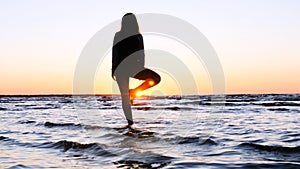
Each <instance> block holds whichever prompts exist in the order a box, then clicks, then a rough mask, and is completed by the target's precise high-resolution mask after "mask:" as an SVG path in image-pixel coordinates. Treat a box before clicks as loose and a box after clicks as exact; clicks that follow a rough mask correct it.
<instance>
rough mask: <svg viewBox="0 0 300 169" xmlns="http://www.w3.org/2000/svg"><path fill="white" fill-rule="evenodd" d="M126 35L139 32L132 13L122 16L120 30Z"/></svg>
mask: <svg viewBox="0 0 300 169" xmlns="http://www.w3.org/2000/svg"><path fill="white" fill-rule="evenodd" d="M120 32H122V33H125V34H127V35H135V34H139V33H140V31H139V25H138V22H137V19H136V17H135V15H134V14H133V13H126V14H125V15H124V16H123V18H122V26H121V31H120Z"/></svg>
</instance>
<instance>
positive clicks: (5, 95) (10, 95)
mask: <svg viewBox="0 0 300 169" xmlns="http://www.w3.org/2000/svg"><path fill="white" fill-rule="evenodd" d="M287 94H300V93H224V94H183V95H178V94H174V95H143V96H144V97H149V96H196V95H198V96H213V95H228V96H230V95H287ZM120 95H121V94H0V97H31V96H36V97H37V96H39V97H47V96H48V97H51V96H120Z"/></svg>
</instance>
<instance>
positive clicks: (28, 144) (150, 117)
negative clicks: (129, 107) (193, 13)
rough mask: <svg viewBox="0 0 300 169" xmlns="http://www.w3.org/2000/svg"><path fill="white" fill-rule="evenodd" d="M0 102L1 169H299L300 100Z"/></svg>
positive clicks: (262, 97) (92, 98)
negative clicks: (128, 122)
mask: <svg viewBox="0 0 300 169" xmlns="http://www.w3.org/2000/svg"><path fill="white" fill-rule="evenodd" d="M133 109H134V111H133V114H134V119H135V121H136V124H135V130H132V131H130V130H128V129H126V128H124V126H125V120H124V118H123V114H122V110H121V102H120V98H119V97H118V96H80V97H79V96H76V97H72V96H30V97H29V96H27V97H22V96H18V97H5V96H3V97H0V117H1V119H0V152H1V153H0V168H240V167H241V168H253V167H257V168H300V122H299V121H300V95H296V94H291V95H228V96H226V102H225V101H224V100H222V99H221V100H218V101H214V99H213V97H211V96H182V97H179V96H174V97H170V96H168V97H149V98H143V99H141V100H137V101H136V102H135V105H134V106H133Z"/></svg>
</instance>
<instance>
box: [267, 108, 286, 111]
mask: <svg viewBox="0 0 300 169" xmlns="http://www.w3.org/2000/svg"><path fill="white" fill-rule="evenodd" d="M268 110H270V111H289V110H290V109H287V108H271V109H268Z"/></svg>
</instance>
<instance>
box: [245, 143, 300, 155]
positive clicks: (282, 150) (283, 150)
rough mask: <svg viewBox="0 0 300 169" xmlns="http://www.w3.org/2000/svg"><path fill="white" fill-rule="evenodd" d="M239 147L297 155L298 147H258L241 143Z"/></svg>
mask: <svg viewBox="0 0 300 169" xmlns="http://www.w3.org/2000/svg"><path fill="white" fill-rule="evenodd" d="M239 146H240V147H250V148H253V149H256V150H260V151H268V152H274V151H275V152H280V153H299V152H300V146H297V147H283V146H268V145H260V144H255V143H242V144H240V145H239Z"/></svg>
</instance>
